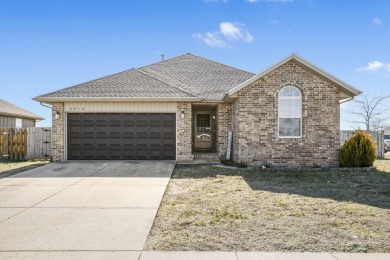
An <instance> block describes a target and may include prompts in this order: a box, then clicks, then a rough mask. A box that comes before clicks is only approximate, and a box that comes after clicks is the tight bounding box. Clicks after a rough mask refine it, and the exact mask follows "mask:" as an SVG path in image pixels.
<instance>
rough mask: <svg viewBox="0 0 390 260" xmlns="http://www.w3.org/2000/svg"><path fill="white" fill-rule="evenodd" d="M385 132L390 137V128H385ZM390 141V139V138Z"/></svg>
mask: <svg viewBox="0 0 390 260" xmlns="http://www.w3.org/2000/svg"><path fill="white" fill-rule="evenodd" d="M383 132H384V134H385V135H388V136H390V127H387V128H385V129H383ZM389 139H390V138H389Z"/></svg>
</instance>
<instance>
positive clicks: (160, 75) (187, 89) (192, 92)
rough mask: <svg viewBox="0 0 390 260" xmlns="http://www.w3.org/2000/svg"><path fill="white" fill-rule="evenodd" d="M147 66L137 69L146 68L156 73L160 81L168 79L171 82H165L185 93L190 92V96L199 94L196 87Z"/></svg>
mask: <svg viewBox="0 0 390 260" xmlns="http://www.w3.org/2000/svg"><path fill="white" fill-rule="evenodd" d="M148 66H149V65H148ZM148 66H145V67H141V68H139V69H140V70H146V71H149V72H152V73H154V74H156V75H157V76H158V77H160V78H161V81H162V80H164V79H168V80H170V81H171V82H172V83H167V84H168V85H170V86H173V87H175V88H177V89H180V90H181V91H184V92H185V93H188V94H190V95H191V96H195V95H197V94H199V91H198V90H197V89H195V88H192V87H191V86H188V85H187V84H185V83H183V82H181V81H180V80H176V79H173V78H171V77H169V76H167V75H162V74H161V73H159V72H158V71H156V70H153V69H151V68H148ZM152 77H153V76H152ZM153 78H155V79H157V78H156V77H153ZM162 82H165V80H164V81H162ZM177 83H178V84H179V85H180V86H177V85H176V84H177ZM182 87H183V88H184V89H183V88H182Z"/></svg>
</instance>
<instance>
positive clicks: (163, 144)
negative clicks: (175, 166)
mask: <svg viewBox="0 0 390 260" xmlns="http://www.w3.org/2000/svg"><path fill="white" fill-rule="evenodd" d="M67 123H68V127H67V131H68V142H67V143H68V159H78V160H82V159H90V160H92V159H127V160H148V159H155V160H163V159H168V160H174V159H175V157H176V130H175V129H176V115H175V114H142V113H137V114H135V113H134V114H127V113H122V114H120V113H118V114H110V113H96V114H68V121H67Z"/></svg>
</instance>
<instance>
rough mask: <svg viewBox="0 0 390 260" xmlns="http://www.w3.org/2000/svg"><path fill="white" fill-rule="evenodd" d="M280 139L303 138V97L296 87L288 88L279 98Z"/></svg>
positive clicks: (282, 91) (281, 92)
mask: <svg viewBox="0 0 390 260" xmlns="http://www.w3.org/2000/svg"><path fill="white" fill-rule="evenodd" d="M278 119H279V122H278V124H279V137H290V138H294V137H301V136H302V95H301V92H300V91H299V89H297V88H296V87H292V86H288V87H284V88H282V89H281V90H280V91H279V96H278Z"/></svg>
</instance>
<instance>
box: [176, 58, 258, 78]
mask: <svg viewBox="0 0 390 260" xmlns="http://www.w3.org/2000/svg"><path fill="white" fill-rule="evenodd" d="M185 55H192V56H194V57H197V58H201V59H204V60H207V61H210V62H212V63H215V64H219V65H222V66H225V67H229V68H232V69H235V70H239V71H242V72H245V73H249V74H253V75H256V73H253V72H249V71H246V70H243V69H239V68H236V67H233V66H231V65H227V64H223V63H221V62H218V61H215V60H210V59H208V58H204V57H202V56H199V55H196V54H192V53H187V54H185ZM181 56H184V55H181ZM178 57H179V56H178Z"/></svg>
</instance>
